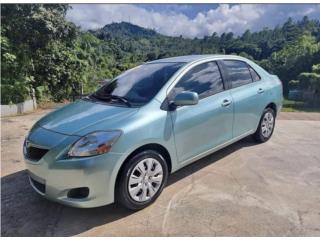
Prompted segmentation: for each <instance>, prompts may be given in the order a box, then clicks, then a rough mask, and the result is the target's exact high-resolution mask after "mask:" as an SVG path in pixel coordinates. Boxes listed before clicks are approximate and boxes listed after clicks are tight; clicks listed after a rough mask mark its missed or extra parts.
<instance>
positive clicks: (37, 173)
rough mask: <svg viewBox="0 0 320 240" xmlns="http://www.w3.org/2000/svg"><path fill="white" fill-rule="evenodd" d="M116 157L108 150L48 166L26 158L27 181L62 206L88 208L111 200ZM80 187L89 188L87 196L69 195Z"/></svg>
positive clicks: (112, 197) (116, 155) (117, 156)
mask: <svg viewBox="0 0 320 240" xmlns="http://www.w3.org/2000/svg"><path fill="white" fill-rule="evenodd" d="M119 157H121V155H119V154H114V153H107V154H104V155H100V156H95V157H90V158H83V159H81V160H80V159H68V160H64V161H56V163H55V164H53V165H51V166H50V168H49V167H48V165H46V164H45V162H44V161H42V160H40V161H39V163H37V164H35V163H33V162H30V161H29V160H26V163H27V164H26V165H27V169H28V172H29V180H30V184H31V186H32V187H33V188H34V189H35V190H36V192H38V193H39V194H41V195H42V196H44V197H45V198H48V199H50V200H53V201H57V202H60V203H62V204H65V205H69V206H73V207H82V208H89V207H98V206H103V205H107V204H110V203H112V202H114V186H115V178H116V174H113V169H114V168H115V166H116V165H117V160H118V159H119ZM114 175H115V176H114ZM37 183H38V184H39V185H38V184H37ZM42 187H43V188H42ZM83 187H87V188H88V189H89V195H88V196H87V197H85V198H70V197H68V192H69V191H70V190H72V189H75V188H83Z"/></svg>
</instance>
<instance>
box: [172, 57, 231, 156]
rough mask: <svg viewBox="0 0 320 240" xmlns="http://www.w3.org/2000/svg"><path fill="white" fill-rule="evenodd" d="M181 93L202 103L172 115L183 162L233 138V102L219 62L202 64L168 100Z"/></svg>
mask: <svg viewBox="0 0 320 240" xmlns="http://www.w3.org/2000/svg"><path fill="white" fill-rule="evenodd" d="M181 91H192V92H196V93H198V95H199V99H200V100H199V103H198V104H197V105H193V106H182V107H178V108H177V109H176V110H174V111H171V112H170V115H171V119H172V122H173V130H174V137H175V145H176V151H177V156H178V159H179V161H180V162H184V161H187V160H191V159H193V158H195V157H197V156H198V155H199V154H202V153H204V152H206V151H208V150H211V149H213V148H214V147H216V146H218V145H220V144H223V143H225V142H227V141H228V140H230V139H231V138H232V124H233V102H232V98H231V95H230V92H229V91H225V90H224V84H223V81H222V78H221V75H220V71H219V67H218V65H217V63H216V62H214V61H212V62H206V63H201V64H199V65H197V66H195V67H193V68H192V69H191V70H189V71H188V72H187V73H186V74H185V75H184V76H182V78H181V79H180V80H179V82H178V83H177V85H176V86H175V87H174V89H173V91H172V92H171V93H170V94H169V98H171V99H172V98H173V97H174V96H175V95H176V94H177V93H179V92H181Z"/></svg>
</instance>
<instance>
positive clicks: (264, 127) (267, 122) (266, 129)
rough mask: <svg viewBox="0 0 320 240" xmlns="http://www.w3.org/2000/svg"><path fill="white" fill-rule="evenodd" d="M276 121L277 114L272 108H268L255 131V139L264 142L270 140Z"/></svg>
mask: <svg viewBox="0 0 320 240" xmlns="http://www.w3.org/2000/svg"><path fill="white" fill-rule="evenodd" d="M275 121H276V114H275V111H274V110H273V109H272V108H266V109H265V110H264V111H263V113H262V117H261V119H260V122H259V126H258V128H257V131H256V132H255V133H254V135H253V136H254V139H255V140H256V141H257V142H258V143H263V142H266V141H268V140H269V139H270V138H271V136H272V133H273V130H274V126H275Z"/></svg>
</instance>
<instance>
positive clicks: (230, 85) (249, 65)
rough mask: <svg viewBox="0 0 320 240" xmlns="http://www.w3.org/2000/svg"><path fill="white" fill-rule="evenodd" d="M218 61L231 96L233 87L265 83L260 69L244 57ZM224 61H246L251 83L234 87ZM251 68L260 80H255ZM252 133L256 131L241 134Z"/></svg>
mask: <svg viewBox="0 0 320 240" xmlns="http://www.w3.org/2000/svg"><path fill="white" fill-rule="evenodd" d="M218 61H219V64H220V66H221V71H222V74H224V77H225V79H226V86H227V88H228V90H229V91H230V93H231V96H232V90H233V89H237V88H240V87H243V86H248V85H250V87H255V85H258V84H261V83H264V81H263V77H262V76H261V75H260V74H259V73H258V71H256V70H255V68H254V67H253V66H252V65H251V64H249V63H248V62H247V61H245V60H242V59H234V58H223V59H219V60H218ZM224 61H239V62H243V63H245V64H246V66H247V68H248V71H249V73H250V77H251V82H250V83H247V84H243V85H241V86H237V87H235V88H232V81H231V79H230V76H229V74H228V70H227V68H226V66H225V64H224ZM249 68H252V69H253V70H254V71H255V72H256V74H257V75H258V76H259V78H260V79H259V80H258V81H254V80H253V76H252V74H251V71H250V69H249ZM232 98H233V96H232ZM233 101H235V100H234V99H233ZM235 107H236V106H235ZM235 110H236V109H235V108H234V111H235ZM262 110H263V109H262ZM262 110H261V112H262ZM235 114H236V112H234V122H233V132H234V127H235ZM259 119H260V117H259ZM258 123H259V120H257V122H256V126H258ZM252 133H254V131H248V132H244V133H242V134H241V135H250V134H252ZM241 135H238V136H233V137H234V138H238V137H240V136H241Z"/></svg>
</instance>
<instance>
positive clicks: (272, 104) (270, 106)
mask: <svg viewBox="0 0 320 240" xmlns="http://www.w3.org/2000/svg"><path fill="white" fill-rule="evenodd" d="M266 108H271V109H273V111H274V113H275V114H276V116H277V105H276V104H275V103H274V102H271V103H269V104H268V105H267V106H266V107H265V109H266Z"/></svg>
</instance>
